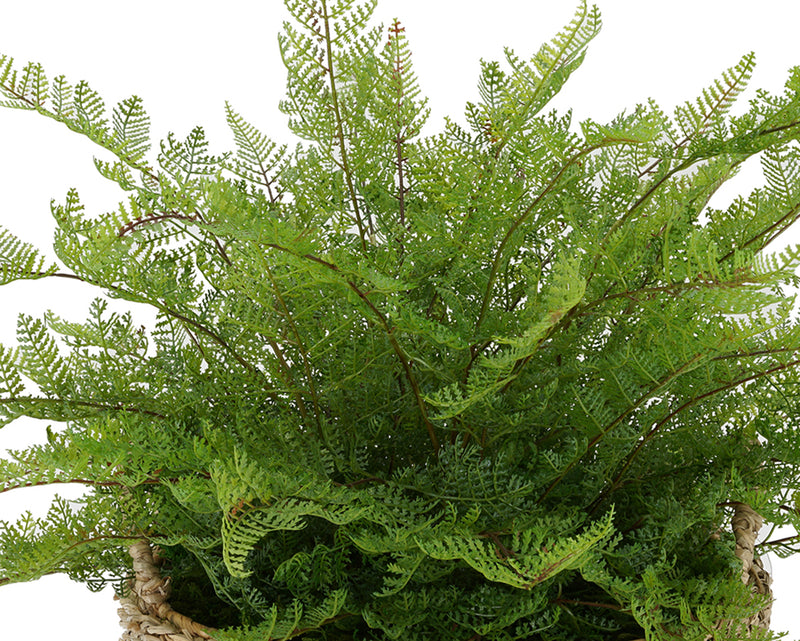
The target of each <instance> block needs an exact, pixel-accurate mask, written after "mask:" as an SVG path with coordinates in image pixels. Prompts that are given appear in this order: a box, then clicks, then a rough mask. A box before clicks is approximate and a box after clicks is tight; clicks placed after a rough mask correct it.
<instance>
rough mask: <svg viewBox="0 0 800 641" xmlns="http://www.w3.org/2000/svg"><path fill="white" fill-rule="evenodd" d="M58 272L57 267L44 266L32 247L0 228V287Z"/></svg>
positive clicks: (41, 258)
mask: <svg viewBox="0 0 800 641" xmlns="http://www.w3.org/2000/svg"><path fill="white" fill-rule="evenodd" d="M57 271H58V265H55V264H50V265H48V264H46V262H45V259H44V257H43V256H42V255H41V254H40V253H39V252H38V250H36V249H35V248H34V247H33V245H31V244H30V243H26V242H24V241H22V240H20V239H19V238H17V237H16V236H15V235H14V234H12V233H11V232H10V231H8V230H7V229H3V228H2V227H0V285H5V284H7V283H11V282H13V281H16V280H35V279H37V278H46V277H47V276H51V275H53V274H55V273H56V272H57Z"/></svg>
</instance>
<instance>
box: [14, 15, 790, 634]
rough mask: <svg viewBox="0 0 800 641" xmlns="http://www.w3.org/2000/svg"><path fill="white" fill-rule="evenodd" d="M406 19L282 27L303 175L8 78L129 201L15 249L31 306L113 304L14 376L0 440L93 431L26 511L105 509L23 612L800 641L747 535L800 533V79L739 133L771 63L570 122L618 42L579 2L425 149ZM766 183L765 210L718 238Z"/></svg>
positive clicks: (32, 76) (765, 100) (264, 150)
mask: <svg viewBox="0 0 800 641" xmlns="http://www.w3.org/2000/svg"><path fill="white" fill-rule="evenodd" d="M376 1H377V0H361V1H357V0H340V1H338V2H334V1H333V0H287V2H286V6H287V8H288V10H289V13H290V14H291V16H292V18H293V21H292V23H290V24H286V25H285V26H284V30H283V33H282V35H281V37H280V51H281V55H282V57H283V60H284V62H285V64H286V67H287V69H288V74H289V75H288V86H287V94H286V99H285V100H284V101H283V102H282V103H281V109H282V110H283V112H284V113H285V114H286V115H287V117H288V119H289V124H290V127H291V129H292V131H293V132H294V133H295V134H296V135H297V136H298V137H299V138H300V139H302V143H300V144H298V145H297V147H296V148H295V149H293V150H292V149H290V148H288V147H287V146H283V145H279V144H278V143H276V142H275V141H273V140H272V139H271V138H270V137H269V136H268V135H267V134H266V133H264V132H262V131H260V130H259V129H258V128H257V127H255V126H254V125H253V124H252V123H251V121H250V120H249V116H248V115H247V114H242V113H239V112H238V111H237V110H236V107H235V106H234V105H231V104H226V105H225V116H226V119H227V123H228V125H229V126H230V129H231V132H232V140H233V146H232V148H231V150H230V151H229V152H225V153H222V154H218V155H217V154H213V153H211V151H210V148H209V141H208V140H207V139H206V136H205V133H204V131H203V129H202V128H199V127H197V128H194V129H192V130H191V131H190V133H189V134H188V136H186V137H185V138H181V137H179V136H177V135H174V134H169V135H168V136H167V138H166V139H165V140H164V141H162V142H161V143H160V144H159V145H155V146H153V145H152V142H151V139H150V133H149V128H150V123H149V119H148V116H147V114H146V112H145V110H144V108H143V105H142V101H141V100H140V99H139V98H138V97H135V96H133V97H131V98H127V99H125V100H122V101H121V102H120V103H119V104H118V105H116V106H115V107H112V108H111V109H110V110H108V109H107V108H106V106H105V103H104V101H103V100H102V98H101V97H100V95H99V94H98V93H96V92H95V91H94V90H93V89H91V88H90V86H89V85H88V84H87V83H86V82H78V83H71V82H70V81H68V80H66V79H65V78H63V77H57V78H53V79H48V77H47V75H46V72H45V70H44V69H43V68H42V67H41V66H40V65H38V64H35V63H31V64H27V65H23V66H19V65H16V64H15V63H14V61H13V60H12V59H11V58H10V57H8V56H0V93H2V97H3V104H4V105H5V106H8V107H12V108H17V109H25V110H32V111H37V112H39V113H40V114H42V115H44V116H47V117H49V118H51V119H53V120H56V121H58V122H60V123H63V124H64V125H66V126H67V127H69V128H70V129H72V130H74V131H76V132H78V133H80V134H82V135H84V136H86V137H87V138H88V139H90V140H91V141H93V142H94V143H95V144H97V145H98V146H100V147H102V148H103V149H105V150H106V152H107V154H108V153H110V154H111V156H108V155H107V157H112V158H113V160H110V161H105V160H103V161H101V160H97V161H96V166H97V169H98V171H99V172H100V174H101V175H102V176H104V177H105V178H107V179H109V180H110V181H112V182H114V183H116V184H118V185H119V187H120V188H121V189H122V190H123V191H124V192H125V193H124V200H123V201H122V202H121V203H120V205H119V207H118V208H117V210H116V211H114V212H111V213H108V214H105V215H102V216H98V215H96V214H95V213H93V212H86V211H84V208H83V205H82V204H81V202H80V199H79V197H78V195H77V192H75V191H74V190H71V191H70V192H68V193H67V195H66V196H65V198H64V199H63V202H61V203H56V204H54V205H53V208H52V212H53V216H54V218H55V220H56V223H57V230H56V236H55V240H54V248H55V251H56V255H57V257H58V260H59V263H58V264H54V265H48V264H47V262H46V261H45V260H44V259H43V258H42V257H41V255H40V254H39V253H38V252H37V251H36V250H35V249H34V248H33V247H30V246H29V245H27V244H25V243H23V242H22V241H21V240H19V239H17V238H16V237H14V236H13V235H12V234H11V233H10V232H9V231H7V230H4V229H3V230H0V279H1V280H0V284H5V283H8V282H11V281H15V280H23V279H36V278H57V277H58V278H63V277H68V278H73V279H79V280H81V281H83V282H84V283H86V284H88V285H92V286H95V287H96V288H97V290H98V298H97V300H96V301H95V302H94V303H93V304H92V305H91V306H90V308H89V310H88V312H87V319H86V321H85V322H83V323H75V322H69V321H66V320H64V319H61V318H58V317H57V316H56V315H54V314H52V313H51V314H47V315H45V316H44V317H43V318H32V317H29V316H25V315H21V316H20V318H19V323H18V340H17V345H15V346H0V415H1V416H2V420H3V422H4V423H8V422H10V421H13V420H15V419H16V418H18V417H21V416H31V417H35V418H40V419H46V420H50V421H60V422H64V423H65V425H66V427H65V428H64V430H63V431H58V432H56V431H50V432H49V439H48V443H47V444H44V445H39V446H35V447H30V448H28V449H26V450H23V451H19V452H14V453H13V457H12V458H11V459H10V460H6V461H2V465H0V486H1V487H0V491H12V490H13V491H23V490H22V488H24V487H27V486H31V485H44V484H58V483H65V482H78V483H82V484H84V485H85V486H87V489H88V490H89V491H88V493H87V495H86V497H85V499H84V500H83V501H82V502H81V503H80V504H78V505H70V504H68V503H67V502H65V501H63V500H61V499H58V500H56V501H55V502H54V504H53V506H52V508H51V510H50V512H49V513H48V514H47V515H46V516H45V517H44V518H42V519H34V518H33V517H32V516H30V515H26V516H24V517H22V518H21V519H20V520H19V521H18V522H15V523H7V522H3V523H1V524H0V584H2V583H11V582H18V581H29V580H34V579H36V578H38V577H41V576H43V575H45V574H49V573H53V572H62V573H66V574H68V575H69V576H71V577H73V578H75V579H77V580H80V581H83V582H85V583H87V584H88V585H90V586H91V587H100V586H102V585H104V584H107V583H112V584H114V586H115V588H116V590H117V592H118V593H119V596H120V598H121V608H120V613H121V617H122V621H123V624H124V625H125V626H126V627H127V629H128V634H129V635H131V638H136V636H135V635H137V634H139V635H141V636H140V638H148V637H146V636H143V635H148V634H149V635H150V638H152V637H155V638H159V637H160V638H169V637H166V636H165V635H168V634H176V635H177V634H183V636H184V638H189V639H194V638H212V639H217V640H219V641H223V640H225V641H250V640H256V639H258V640H265V639H289V638H304V639H323V638H325V639H331V640H344V639H348V640H356V639H361V640H366V639H374V640H379V639H380V640H385V639H404V640H406V639H409V640H414V639H417V640H426V641H427V640H430V639H437V640H438V639H451V640H453V641H477V640H479V639H487V640H489V639H492V640H497V641H507V640H512V639H520V640H526V639H545V640H553V641H555V640H558V641H561V640H565V639H581V640H585V639H644V638H647V639H652V640H663V641H666V640H667V639H674V638H685V639H698V640H700V639H703V640H705V639H711V638H715V639H723V638H742V636H746V635H748V634H749V635H751V636H752V637H753V638H765V639H766V638H772V635H771V633H769V632H768V631H766V630H765V629H764V626H763V625H760V626H759V625H753V626H752V630H750V629H747V630H746V629H745V623H744V622H746V621H751V620H752V617H753V616H755V615H757V614H758V613H759V612H761V611H762V610H763V609H764V608H765V606H766V605H767V601H768V596H765V595H768V591H767V590H766V589H764V590H760V592H759V593H758V594H756V595H754V594H753V590H752V589H751V587H749V586H748V585H745V583H744V582H743V580H742V561H743V560H745V559H744V558H743V552H742V550H745V551H746V550H747V549H749V550H750V555H751V557H752V542H751V543H750V544H749V545H750V548H747V545H746V544H744V543H742V538H741V537H742V536H743V534H742V533H743V531H744V530H743V528H742V527H739V528H738V529H737V531H736V532H735V533H734V532H732V531H731V530H730V528H729V522H730V520H731V517H733V516H734V515H736V519H737V523H741V522H744V521H746V520H747V519H750V521H748V522H753V523H755V522H756V521H757V518H758V517H757V516H756V515H755V512H758V513H759V514H760V515H761V516H762V517H763V518H765V519H766V520H767V521H769V522H770V523H774V524H779V525H786V524H791V525H793V526H794V527H795V528H796V529H797V528H798V526H800V516H798V507H797V501H796V500H795V498H794V496H795V493H796V492H798V491H800V440H799V437H798V431H797V430H796V429H795V427H796V425H795V423H796V420H797V419H796V417H797V414H798V413H797V409H796V401H795V398H796V393H797V389H798V383H799V382H800V380H799V378H798V365H800V360H798V358H797V353H798V350H800V326H798V324H797V321H796V320H795V319H794V317H793V302H794V300H793V298H792V296H791V295H790V294H789V291H790V290H789V288H790V286H792V285H794V284H795V280H796V276H795V270H796V268H797V267H798V265H800V249H798V248H788V249H786V250H785V251H783V252H782V253H780V254H771V253H770V251H769V244H770V243H771V242H772V241H773V240H775V238H777V237H778V236H780V234H781V233H783V232H784V231H786V230H787V229H788V228H789V227H790V226H791V225H792V224H793V223H795V222H796V220H797V218H798V217H800V190H799V189H798V175H799V174H800V169H799V168H798V167H800V163H798V160H799V159H798V151H797V149H798V147H797V139H798V137H800V69H794V70H792V72H791V73H790V76H789V79H788V81H787V83H786V87H785V91H784V93H783V94H782V95H778V96H773V95H769V94H767V93H766V92H761V93H759V94H758V97H757V98H756V99H754V100H753V101H752V102H751V104H750V106H749V108H748V109H747V110H745V112H744V113H743V114H741V115H737V116H732V115H731V107H732V106H733V104H734V102H735V100H736V98H737V97H738V96H739V94H740V93H741V92H742V90H743V89H744V87H745V86H746V84H747V81H748V79H749V78H750V75H751V73H752V71H753V67H754V57H753V55H752V54H748V55H746V56H744V57H743V58H742V59H741V61H740V62H739V63H738V64H737V65H735V66H734V67H732V68H731V69H729V70H727V71H724V72H723V73H722V74H721V76H720V78H719V79H717V80H715V81H713V82H712V83H711V84H710V85H709V86H708V88H707V89H706V90H704V91H703V92H702V93H701V95H700V97H699V98H697V99H695V100H690V101H688V102H686V103H684V104H683V105H682V106H680V107H678V108H677V109H676V110H675V113H674V115H672V116H669V115H667V114H665V113H664V112H663V111H662V110H661V109H660V108H659V107H658V106H657V105H656V104H655V103H653V102H650V103H647V104H642V105H639V106H637V107H636V108H635V109H633V110H631V111H629V112H626V113H625V114H622V115H620V116H619V117H617V118H616V119H614V120H613V121H611V122H594V121H591V120H585V121H583V122H580V123H575V122H572V121H571V118H570V116H569V115H559V114H558V113H556V112H553V111H549V110H548V102H549V101H550V99H551V98H552V97H553V96H554V95H556V94H557V93H558V91H559V90H560V89H561V87H562V86H563V85H564V83H565V82H566V81H567V80H568V79H569V76H570V74H571V73H572V72H573V71H574V70H575V69H577V68H578V66H579V65H580V64H581V62H582V61H583V58H584V55H585V54H586V51H587V47H588V45H589V43H590V42H591V40H592V39H593V38H594V36H595V35H596V34H597V33H598V31H599V29H600V15H599V12H598V10H597V9H596V8H594V7H590V6H588V5H587V4H586V3H581V4H580V5H579V6H578V8H577V11H576V13H575V17H574V19H573V20H572V21H571V22H570V23H569V24H568V25H567V26H566V27H565V28H564V29H563V30H562V31H561V32H559V33H558V34H556V36H555V37H554V38H553V39H552V41H551V42H549V43H547V44H545V45H543V46H542V47H541V48H540V49H539V50H538V51H537V52H536V54H535V55H534V56H533V57H532V58H531V59H530V60H524V59H522V58H521V57H519V56H518V55H517V54H516V53H514V51H512V50H511V49H507V50H506V51H505V56H504V60H503V61H502V62H495V61H484V62H482V63H481V69H480V77H479V82H478V95H479V99H478V100H477V102H475V103H469V104H467V106H466V111H465V118H464V121H463V122H464V124H459V123H458V122H456V121H454V120H448V121H447V122H446V125H445V127H444V131H442V132H441V133H438V134H433V135H429V136H427V137H423V136H422V133H421V132H422V126H423V124H424V123H425V120H426V118H427V116H428V113H429V112H428V109H427V105H426V100H425V99H424V98H423V97H422V95H421V89H420V87H419V84H418V82H417V79H416V76H415V74H414V65H413V57H412V54H411V48H410V46H409V43H408V41H407V40H406V33H405V28H404V27H403V25H402V23H401V22H400V21H394V22H393V23H392V24H391V25H389V26H388V27H375V26H373V24H372V23H371V21H370V17H371V15H372V12H373V11H374V9H375V6H376ZM753 156H760V158H761V162H762V166H763V168H764V175H765V181H766V185H765V187H764V188H762V189H758V190H755V191H754V192H753V193H752V194H750V195H748V196H747V197H743V198H741V199H739V200H737V201H735V202H734V203H733V204H732V205H730V206H729V207H728V208H726V209H724V210H717V209H713V208H711V207H709V201H710V199H711V196H712V195H713V194H714V193H715V191H716V190H717V189H718V188H719V187H720V185H721V184H723V183H724V182H725V181H726V180H728V179H729V178H730V177H731V176H733V175H734V174H735V173H736V171H737V169H738V167H739V166H740V165H741V164H742V163H743V162H744V161H745V160H747V159H748V158H751V157H753ZM107 298H116V299H122V300H125V301H130V302H135V303H140V304H145V305H148V306H150V307H151V308H152V309H153V311H154V313H155V322H154V324H153V326H152V327H150V328H148V329H146V328H142V327H137V326H136V325H135V324H134V323H133V321H132V319H131V317H130V315H121V314H115V313H112V312H110V311H109V309H108V305H107V303H106V300H107ZM753 510H755V512H753ZM737 544H738V548H737ZM795 545H796V541H795V540H794V539H782V540H780V541H776V542H767V543H765V544H763V545H762V547H765V548H766V549H770V550H772V551H774V552H775V553H777V554H779V555H781V554H786V555H789V554H792V553H793V552H794V549H795V548H794V547H793V546H795ZM747 563H750V564H751V565H750V566H746V567H748V568H757V560H756V561H755V565H753V564H752V559H749V560H747ZM748 571H750V570H748ZM751 573H752V576H762V575H759V574H758V572H757V571H756V569H753V570H752V572H751ZM748 576H749V575H748ZM745 578H747V577H745ZM759 580H761V579H759ZM761 587H764V586H763V585H762V586H761ZM759 595H760V596H759Z"/></svg>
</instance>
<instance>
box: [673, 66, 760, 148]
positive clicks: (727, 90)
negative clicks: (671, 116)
mask: <svg viewBox="0 0 800 641" xmlns="http://www.w3.org/2000/svg"><path fill="white" fill-rule="evenodd" d="M755 65H756V58H755V54H754V53H752V52H751V53H748V54H746V55H745V56H743V57H742V59H741V60H740V61H739V62H738V63H737V64H736V66H735V67H731V68H730V69H727V70H726V71H724V72H723V74H722V78H719V79H717V80H715V81H714V83H713V84H712V85H711V86H709V87H708V88H706V89H704V90H703V92H702V94H701V95H700V97H699V98H697V100H696V101H695V102H694V103H693V102H686V103H685V104H684V105H683V106H680V107H677V108H676V109H675V120H676V121H677V123H678V126H679V127H680V129H681V131H682V132H683V134H684V136H685V137H684V139H683V141H681V142H679V143H678V146H682V145H685V144H686V143H688V142H691V141H693V140H695V139H696V138H697V137H698V136H701V135H702V134H703V133H704V132H705V131H707V130H708V129H709V128H711V127H713V126H715V125H717V124H718V123H720V122H721V120H722V118H723V117H724V116H725V115H726V114H727V113H728V111H730V108H731V107H732V106H733V104H734V102H736V99H737V98H738V97H739V94H741V92H742V91H744V89H745V87H747V83H748V81H749V80H750V76H751V75H752V73H753V69H754V68H755Z"/></svg>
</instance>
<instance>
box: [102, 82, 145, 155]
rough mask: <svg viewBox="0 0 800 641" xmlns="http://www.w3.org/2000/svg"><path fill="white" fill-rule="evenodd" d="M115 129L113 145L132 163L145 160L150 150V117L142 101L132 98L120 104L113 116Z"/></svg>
mask: <svg viewBox="0 0 800 641" xmlns="http://www.w3.org/2000/svg"><path fill="white" fill-rule="evenodd" d="M111 123H112V126H113V129H114V138H113V142H112V144H113V145H114V146H115V147H116V148H118V149H119V152H118V153H119V154H121V155H123V156H125V157H126V158H128V159H129V162H131V163H138V162H139V161H141V160H143V159H144V157H145V156H146V155H147V152H148V151H149V150H150V117H149V116H148V115H147V112H145V110H144V108H143V107H142V99H141V98H139V97H138V96H131V97H130V98H126V99H125V100H123V101H122V102H120V103H119V104H118V105H117V106H116V107H114V111H113V113H112V116H111Z"/></svg>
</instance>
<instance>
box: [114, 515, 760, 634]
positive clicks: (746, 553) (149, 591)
mask: <svg viewBox="0 0 800 641" xmlns="http://www.w3.org/2000/svg"><path fill="white" fill-rule="evenodd" d="M733 508H734V514H733V519H732V522H731V525H732V528H733V534H734V537H735V539H736V552H735V554H736V556H737V558H738V559H739V560H740V561H741V562H742V582H743V583H744V584H745V585H749V586H750V589H751V591H752V592H753V594H755V595H768V596H770V597H771V596H772V590H771V588H770V584H771V583H772V579H771V577H770V576H769V573H768V572H767V571H766V570H765V569H764V566H763V565H762V563H761V560H760V559H758V558H757V557H756V556H755V545H756V537H757V536H758V531H759V530H760V529H761V526H762V525H763V524H764V520H763V519H762V518H761V516H759V515H758V514H757V513H756V512H755V511H754V510H753V509H752V508H751V507H750V506H749V505H746V504H744V503H735V504H733ZM128 551H129V553H130V555H131V557H132V558H133V569H134V572H135V573H136V579H135V580H134V581H132V582H131V590H130V593H129V594H127V595H126V596H124V597H122V598H120V600H119V601H120V607H119V609H118V610H117V612H118V613H119V617H120V625H121V626H122V627H123V628H124V630H125V631H124V632H123V634H122V636H121V637H120V641H213V638H214V637H213V636H212V635H213V634H214V632H216V630H215V629H214V628H210V627H208V626H204V625H200V624H199V623H196V622H195V621H193V620H192V619H190V618H189V617H187V616H184V615H182V614H179V613H178V612H176V611H175V610H173V609H172V606H170V604H169V595H170V591H171V586H170V580H169V578H164V577H162V576H161V571H160V569H159V568H160V566H161V563H162V559H160V558H159V556H158V552H157V551H155V552H154V551H153V549H152V548H151V547H150V544H149V543H148V542H147V541H144V540H141V541H137V542H136V543H134V544H133V545H131V546H130V548H129V549H128ZM771 612H772V604H771V601H770V603H769V605H767V607H765V608H764V609H763V610H761V611H760V612H758V613H756V614H755V615H753V616H752V617H750V618H749V619H746V620H744V621H739V622H734V623H730V622H721V623H720V625H719V627H720V628H723V626H729V627H734V626H735V627H736V628H737V632H738V634H739V635H740V636H741V637H743V638H747V637H748V636H749V635H750V633H751V632H752V631H755V630H757V629H759V628H760V629H762V630H768V629H769V619H770V614H771ZM711 638H713V637H712V636H709V637H708V639H711ZM635 641H644V639H636V640H635Z"/></svg>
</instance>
